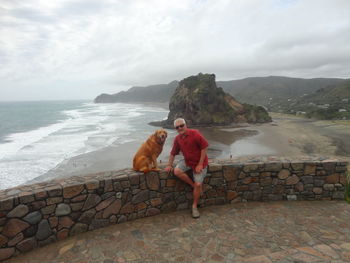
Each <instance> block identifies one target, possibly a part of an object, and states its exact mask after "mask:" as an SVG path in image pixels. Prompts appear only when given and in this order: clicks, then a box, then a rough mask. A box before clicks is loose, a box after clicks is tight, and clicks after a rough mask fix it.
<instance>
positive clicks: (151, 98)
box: [94, 80, 179, 103]
mask: <svg viewBox="0 0 350 263" xmlns="http://www.w3.org/2000/svg"><path fill="white" fill-rule="evenodd" d="M178 84H179V82H178V81H176V80H174V81H172V82H170V83H168V84H158V85H151V86H146V87H132V88H130V89H128V90H127V91H121V92H118V93H116V94H111V95H110V94H105V93H103V94H101V95H99V96H97V97H96V98H95V99H94V102H95V103H115V102H168V101H169V100H170V97H171V95H173V93H174V91H175V89H176V87H177V85H178Z"/></svg>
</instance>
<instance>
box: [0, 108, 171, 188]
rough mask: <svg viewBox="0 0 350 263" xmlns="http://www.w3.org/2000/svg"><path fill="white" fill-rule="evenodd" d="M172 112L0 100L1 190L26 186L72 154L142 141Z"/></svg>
mask: <svg viewBox="0 0 350 263" xmlns="http://www.w3.org/2000/svg"><path fill="white" fill-rule="evenodd" d="M168 112H169V111H168V110H166V109H164V108H161V107H156V106H155V107H154V106H147V105H146V106H145V105H141V104H126V103H115V104H95V103H93V102H90V101H32V102H0V189H6V188H11V187H15V186H18V185H20V184H24V183H26V182H27V181H30V180H33V179H34V178H36V177H39V176H40V175H43V174H45V173H46V172H48V171H49V170H50V169H53V168H54V167H56V166H57V165H58V164H59V163H61V162H63V161H64V160H67V159H69V158H71V157H73V156H77V155H80V154H84V153H88V152H92V151H96V150H99V149H102V148H104V147H107V146H118V145H121V144H125V143H128V142H131V141H134V140H135V141H143V140H144V139H145V138H147V137H148V136H149V135H150V134H151V133H152V132H153V131H154V130H155V127H152V126H149V125H147V123H148V122H151V121H158V120H162V119H165V118H166V117H167V115H168Z"/></svg>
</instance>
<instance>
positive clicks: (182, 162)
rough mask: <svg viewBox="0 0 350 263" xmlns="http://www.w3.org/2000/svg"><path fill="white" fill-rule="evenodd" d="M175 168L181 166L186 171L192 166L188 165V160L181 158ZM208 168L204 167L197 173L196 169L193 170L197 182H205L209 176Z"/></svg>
mask: <svg viewBox="0 0 350 263" xmlns="http://www.w3.org/2000/svg"><path fill="white" fill-rule="evenodd" d="M175 168H179V169H180V170H182V171H184V172H186V171H188V170H191V169H192V168H191V167H189V166H187V165H186V162H185V160H184V159H182V160H180V161H179V162H178V163H177V165H176V167H175ZM207 168H208V167H205V168H203V169H202V172H200V173H199V174H196V173H195V171H193V180H194V181H195V182H197V183H203V180H204V178H205V177H206V176H207Z"/></svg>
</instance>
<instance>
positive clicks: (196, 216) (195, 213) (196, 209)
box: [192, 207, 200, 218]
mask: <svg viewBox="0 0 350 263" xmlns="http://www.w3.org/2000/svg"><path fill="white" fill-rule="evenodd" d="M199 216H200V214H199V211H198V208H197V207H192V217H193V218H198V217H199Z"/></svg>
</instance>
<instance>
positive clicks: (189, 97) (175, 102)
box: [150, 73, 271, 127]
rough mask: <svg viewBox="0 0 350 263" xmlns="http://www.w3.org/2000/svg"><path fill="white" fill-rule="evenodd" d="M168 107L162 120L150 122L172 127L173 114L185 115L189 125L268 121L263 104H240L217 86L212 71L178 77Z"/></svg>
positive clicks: (183, 116)
mask: <svg viewBox="0 0 350 263" xmlns="http://www.w3.org/2000/svg"><path fill="white" fill-rule="evenodd" d="M169 109H170V112H169V114H168V118H167V119H166V120H164V121H161V122H152V123H150V124H152V125H156V126H163V127H173V121H174V120H175V119H176V118H184V119H186V121H187V123H188V124H189V125H191V126H192V127H193V126H227V125H232V124H235V123H243V122H248V123H264V122H270V121H271V117H270V116H269V115H268V113H267V111H266V110H265V109H264V108H263V107H261V106H254V105H249V104H242V103H240V102H238V101H237V100H236V99H235V98H234V97H232V96H231V95H230V94H228V93H225V92H224V91H223V89H222V88H220V87H217V85H216V82H215V75H214V74H202V73H199V74H198V75H196V76H190V77H187V78H185V79H183V80H182V81H180V82H179V85H178V86H177V88H176V90H175V93H174V94H173V95H172V97H171V99H170V103H169Z"/></svg>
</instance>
